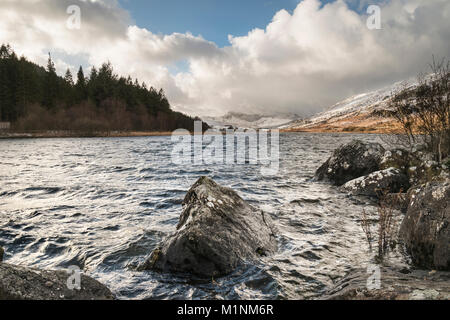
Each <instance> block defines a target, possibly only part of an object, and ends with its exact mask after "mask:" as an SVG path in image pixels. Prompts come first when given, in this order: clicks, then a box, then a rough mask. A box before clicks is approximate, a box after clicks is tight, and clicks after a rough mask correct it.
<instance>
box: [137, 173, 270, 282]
mask: <svg viewBox="0 0 450 320" xmlns="http://www.w3.org/2000/svg"><path fill="white" fill-rule="evenodd" d="M276 249H277V244H276V240H275V236H274V228H273V224H272V221H271V219H270V217H269V215H267V214H265V213H264V212H262V211H261V210H258V209H256V208H254V207H252V206H251V205H249V204H248V203H247V202H245V201H244V200H243V199H242V198H241V197H240V196H239V195H238V194H237V193H236V192H235V191H233V190H232V189H230V188H225V187H222V186H220V185H218V184H217V183H216V182H214V181H213V180H211V179H209V178H207V177H202V178H200V179H199V180H198V181H197V182H196V183H195V184H194V185H193V186H192V187H191V189H190V190H189V191H188V193H187V194H186V197H185V198H184V201H183V212H182V214H181V216H180V220H179V223H178V225H177V230H176V232H175V233H173V234H172V235H170V236H169V237H168V238H166V239H165V240H164V241H163V242H162V243H161V244H160V245H159V247H158V248H157V249H155V250H154V251H153V252H152V254H151V255H150V257H149V258H148V259H147V261H146V262H145V263H144V264H143V265H141V266H140V267H139V268H138V269H139V270H159V271H163V272H181V273H190V274H195V275H197V276H199V277H207V278H211V277H217V276H221V275H226V274H228V273H230V272H232V271H233V270H234V269H235V268H236V267H237V266H238V265H239V264H241V263H242V262H251V261H256V260H257V259H258V258H259V257H260V256H263V255H267V254H270V253H273V252H274V251H275V250H276Z"/></svg>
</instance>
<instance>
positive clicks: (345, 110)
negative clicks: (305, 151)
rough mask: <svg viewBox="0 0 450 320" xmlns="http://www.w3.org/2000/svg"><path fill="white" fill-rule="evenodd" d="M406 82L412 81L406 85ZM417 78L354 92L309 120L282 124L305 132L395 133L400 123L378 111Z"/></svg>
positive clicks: (287, 128)
mask: <svg viewBox="0 0 450 320" xmlns="http://www.w3.org/2000/svg"><path fill="white" fill-rule="evenodd" d="M406 83H409V84H408V85H406ZM416 85H417V83H416V82H414V81H409V82H397V83H394V84H393V85H391V86H388V87H385V88H382V89H379V90H375V91H371V92H366V93H362V94H358V95H354V96H352V97H350V98H348V99H345V100H343V101H340V102H338V103H336V104H335V105H333V106H331V107H330V108H328V109H327V110H325V111H323V112H321V113H318V114H317V115H315V116H312V117H311V118H309V119H305V120H299V121H294V122H292V123H290V124H288V125H285V126H281V127H280V129H283V130H284V131H294V132H295V131H305V132H372V133H377V132H392V131H397V130H398V129H399V128H398V125H397V124H396V123H395V121H394V119H392V118H385V117H380V116H378V114H379V113H380V112H382V111H385V110H388V102H389V99H390V97H391V95H392V93H394V92H398V91H399V90H401V89H404V88H408V89H413V88H414V87H416Z"/></svg>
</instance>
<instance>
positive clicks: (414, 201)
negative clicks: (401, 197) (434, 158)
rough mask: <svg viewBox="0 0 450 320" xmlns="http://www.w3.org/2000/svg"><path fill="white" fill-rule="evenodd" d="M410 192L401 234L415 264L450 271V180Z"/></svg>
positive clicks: (433, 183) (430, 184)
mask: <svg viewBox="0 0 450 320" xmlns="http://www.w3.org/2000/svg"><path fill="white" fill-rule="evenodd" d="M409 193H410V196H409V206H408V211H407V213H406V216H405V218H404V220H403V222H402V225H401V227H400V236H401V238H403V240H404V241H405V245H406V248H407V250H408V252H409V253H410V254H411V258H412V261H413V263H414V264H415V265H417V266H419V267H423V268H430V269H431V268H436V269H438V270H450V248H449V243H450V226H449V224H450V205H449V204H450V180H449V179H447V180H446V182H431V183H428V184H426V185H423V186H420V187H415V188H413V189H412V190H410V192H409Z"/></svg>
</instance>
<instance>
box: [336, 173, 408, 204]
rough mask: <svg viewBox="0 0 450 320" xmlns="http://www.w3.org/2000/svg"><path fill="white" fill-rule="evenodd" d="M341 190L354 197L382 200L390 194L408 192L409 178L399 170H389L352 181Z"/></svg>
mask: <svg viewBox="0 0 450 320" xmlns="http://www.w3.org/2000/svg"><path fill="white" fill-rule="evenodd" d="M341 189H342V190H343V191H346V192H349V193H351V194H353V195H365V196H370V197H378V198H381V197H383V196H384V195H386V194H388V193H398V192H400V191H406V190H408V189H409V182H408V177H407V176H406V175H405V174H403V173H402V172H401V171H400V170H399V169H396V168H389V169H386V170H381V171H376V172H373V173H371V174H369V175H367V176H364V177H359V178H356V179H354V180H351V181H349V182H347V183H346V184H344V185H343V186H342V187H341Z"/></svg>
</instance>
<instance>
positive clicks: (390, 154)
mask: <svg viewBox="0 0 450 320" xmlns="http://www.w3.org/2000/svg"><path fill="white" fill-rule="evenodd" d="M412 159H413V156H412V155H411V153H410V152H409V151H407V150H404V149H401V148H397V149H392V150H387V151H386V152H385V153H384V155H383V157H382V158H381V161H380V169H381V170H384V169H389V168H396V169H399V170H400V171H401V172H403V173H406V172H407V170H408V168H409V167H410V165H411V162H412Z"/></svg>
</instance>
